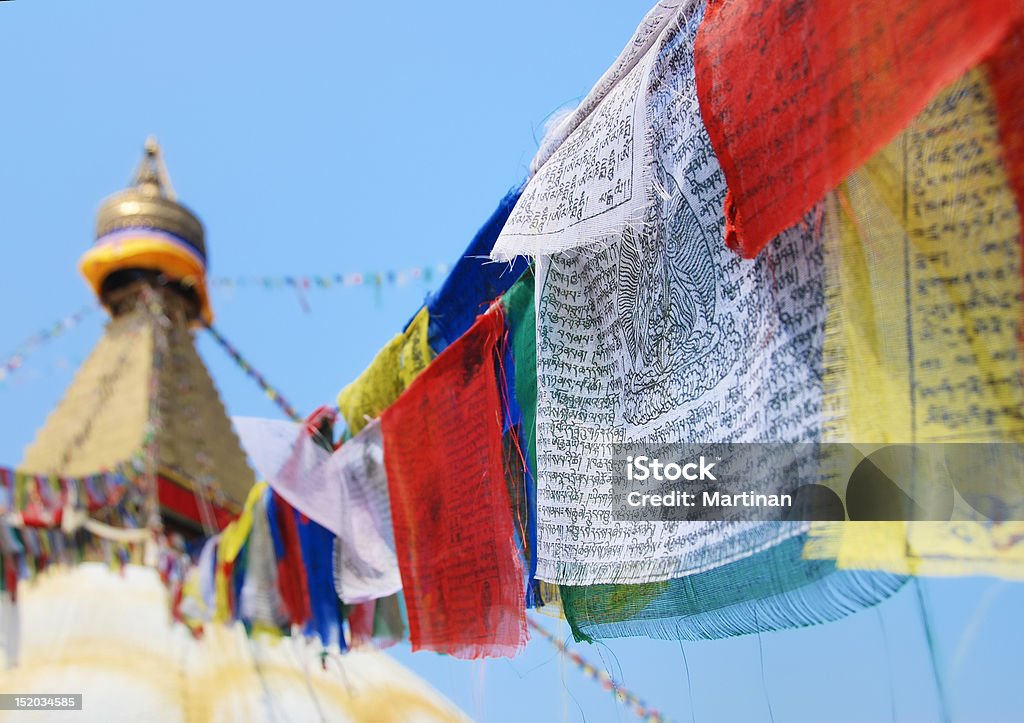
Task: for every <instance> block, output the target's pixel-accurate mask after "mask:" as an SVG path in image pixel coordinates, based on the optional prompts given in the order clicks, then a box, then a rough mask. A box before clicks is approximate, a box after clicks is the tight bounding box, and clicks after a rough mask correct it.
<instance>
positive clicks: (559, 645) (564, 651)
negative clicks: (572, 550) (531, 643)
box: [526, 617, 665, 723]
mask: <svg viewBox="0 0 1024 723" xmlns="http://www.w3.org/2000/svg"><path fill="white" fill-rule="evenodd" d="M526 622H527V624H528V625H529V626H530V629H531V630H534V631H535V632H537V633H538V634H540V636H541V637H543V638H544V639H545V640H547V641H548V642H549V643H551V644H552V645H553V646H554V647H555V649H556V650H557V651H558V652H559V654H560V655H561V656H562V657H563V658H567V659H568V660H570V661H571V662H572V663H573V664H575V665H576V667H577V668H579V669H580V671H582V673H583V674H584V675H585V676H587V677H588V678H590V679H591V680H595V681H597V682H598V683H599V684H600V685H601V687H602V688H604V689H605V690H606V691H609V692H611V693H613V694H614V695H615V698H616V700H618V701H619V702H620V703H624V704H626V705H627V706H628V707H629V709H630V710H631V711H632V712H633V713H634V714H636V716H637V717H638V718H640V719H642V720H644V721H647V722H648V723H662V722H663V721H664V720H665V717H664V716H663V715H662V714H661V713H660V712H659V711H658V710H657V709H656V708H651V707H650V706H648V705H647V704H646V703H645V702H644V701H643V700H641V699H640V698H639V697H638V696H637V695H636V694H634V693H632V692H631V691H629V690H628V689H627V688H626V687H624V686H623V685H622V684H621V683H619V682H617V681H616V680H615V679H614V678H612V676H611V675H609V674H608V671H607V670H603V669H601V668H598V667H597V666H595V665H593V664H591V663H589V662H588V661H587V660H586V659H584V658H583V656H582V655H580V654H579V653H577V652H576V651H575V650H569V648H568V647H567V646H566V645H565V643H563V642H562V641H561V640H559V639H558V638H556V637H555V636H554V635H552V634H551V633H550V632H548V630H547V628H544V627H542V626H541V625H540V624H538V623H537V622H536V621H534V620H533V619H532V618H529V617H528V618H526ZM577 705H578V703H577Z"/></svg>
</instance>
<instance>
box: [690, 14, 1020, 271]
mask: <svg viewBox="0 0 1024 723" xmlns="http://www.w3.org/2000/svg"><path fill="white" fill-rule="evenodd" d="M1022 6H1024V3H1021V2H1020V0H909V1H908V2H900V3H893V2H890V1H889V0H861V1H860V2H850V0H815V1H814V2H806V1H803V0H786V1H783V0H731V1H728V2H727V1H726V0H708V8H707V11H706V13H705V17H704V22H703V23H702V24H701V26H700V29H699V31H698V33H697V40H696V44H695V46H694V62H695V65H696V74H697V95H698V99H699V101H700V108H701V115H702V116H703V118H704V124H705V125H706V126H707V130H708V135H709V137H710V138H711V143H712V145H713V146H714V149H715V154H716V155H717V156H718V160H719V163H720V164H721V166H722V171H723V172H724V173H725V179H726V183H727V184H728V187H729V191H728V194H727V195H726V198H725V218H726V243H727V244H728V245H729V247H730V248H731V249H733V250H734V251H737V252H738V253H740V254H741V255H742V256H745V257H748V258H750V257H753V256H756V255H757V254H758V252H760V251H761V249H762V248H764V246H765V245H766V244H767V243H768V242H769V241H771V240H772V239H773V238H774V237H775V236H777V235H778V234H779V233H781V232H782V231H784V230H785V229H787V228H789V227H791V226H793V225H794V224H796V223H797V222H798V221H799V220H800V219H801V217H802V216H803V215H804V214H805V213H807V212H808V211H809V210H810V209H811V207H812V206H813V205H814V204H815V203H817V202H818V201H820V200H821V199H822V198H823V197H824V196H825V194H826V193H828V191H830V190H831V189H832V188H834V187H835V186H836V185H837V184H838V183H839V182H841V181H842V180H843V179H845V178H846V176H847V175H849V174H850V173H851V172H852V171H854V170H856V169H857V168H858V167H860V166H861V165H863V164H864V162H865V161H867V160H868V158H870V157H871V155H872V154H874V153H875V152H876V151H878V150H880V149H881V148H882V147H884V146H885V145H886V144H887V143H889V141H891V140H892V139H893V138H895V137H896V135H897V134H899V132H900V131H901V130H902V129H903V128H904V127H905V126H906V125H907V123H909V122H910V121H911V119H913V118H914V117H915V116H916V115H917V114H918V113H919V112H920V111H921V110H922V109H923V108H924V107H925V105H927V103H928V101H929V100H931V99H932V97H933V96H934V95H935V94H936V93H937V92H938V91H939V90H941V89H942V88H943V87H945V86H946V85H948V84H949V83H951V82H953V81H954V80H956V79H957V78H959V77H960V76H961V75H963V74H964V73H965V72H966V71H967V70H969V69H970V68H972V67H974V66H976V65H977V64H978V63H979V62H981V61H982V60H983V59H984V58H985V57H986V56H987V55H988V54H989V53H991V52H992V51H993V50H994V49H995V48H996V46H997V45H998V44H999V42H1000V41H1001V40H1002V39H1003V37H1004V36H1005V35H1006V34H1007V32H1008V31H1009V29H1010V28H1011V27H1012V26H1013V24H1014V23H1015V20H1016V19H1017V18H1020V17H1021V14H1022Z"/></svg>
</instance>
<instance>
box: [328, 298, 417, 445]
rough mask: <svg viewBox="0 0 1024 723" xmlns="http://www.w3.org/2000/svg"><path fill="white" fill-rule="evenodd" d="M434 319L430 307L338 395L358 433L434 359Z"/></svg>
mask: <svg viewBox="0 0 1024 723" xmlns="http://www.w3.org/2000/svg"><path fill="white" fill-rule="evenodd" d="M429 327H430V316H429V313H428V311H427V309H426V307H424V308H422V309H420V311H419V312H418V313H417V314H416V316H414V317H413V318H412V320H411V321H410V322H409V324H408V326H406V328H405V330H404V331H403V332H402V333H401V334H398V335H396V336H395V337H394V338H392V339H391V341H389V342H388V343H387V345H386V346H385V347H384V348H383V349H381V350H380V351H379V352H378V353H377V356H375V357H374V359H373V361H372V362H371V363H370V366H368V367H367V368H366V369H365V370H363V372H362V374H360V375H359V377H358V378H357V379H356V380H355V381H354V382H352V383H351V384H349V385H348V386H346V387H345V388H344V389H342V390H341V392H340V393H339V394H338V409H339V410H340V412H341V415H342V416H343V417H344V418H345V422H346V423H347V424H348V428H349V431H350V432H351V433H352V434H356V433H358V432H359V430H361V429H362V428H363V427H365V426H366V423H367V422H368V421H370V420H371V419H376V418H377V417H379V416H380V413H381V412H382V411H384V410H385V409H386V408H387V407H388V406H390V405H391V404H393V403H394V401H395V400H396V399H398V396H399V395H400V394H401V393H402V391H403V390H404V389H405V388H406V387H407V386H409V384H410V382H412V380H413V379H415V378H416V376H417V375H418V374H419V373H420V372H422V371H423V370H424V369H426V367H427V365H428V364H429V363H430V360H431V359H432V358H433V353H432V352H431V349H430V345H429V343H428V338H429Z"/></svg>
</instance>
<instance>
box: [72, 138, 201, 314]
mask: <svg viewBox="0 0 1024 723" xmlns="http://www.w3.org/2000/svg"><path fill="white" fill-rule="evenodd" d="M79 268H80V269H81V271H82V274H83V275H84V276H85V278H86V280H87V281H88V282H89V285H90V286H91V287H92V288H93V291H94V292H95V294H96V296H97V298H98V299H100V301H101V302H103V304H104V305H105V306H106V307H107V309H108V310H110V312H111V313H112V314H115V315H116V314H117V313H119V312H118V309H119V308H120V306H119V305H116V304H114V303H113V301H114V295H116V292H117V291H118V290H119V289H122V288H124V287H125V286H126V285H128V284H130V283H133V282H134V281H138V280H140V279H142V278H158V279H163V281H162V282H161V283H166V282H171V283H173V284H175V285H176V287H177V288H178V289H179V290H180V291H181V293H183V294H185V295H186V296H187V297H189V298H191V299H193V301H194V302H195V303H194V304H192V308H193V313H191V314H190V317H191V318H190V321H192V322H195V323H206V324H209V323H212V321H213V310H212V309H211V307H210V299H209V295H208V293H207V289H206V242H205V234H204V232H203V224H202V223H201V222H200V221H199V219H198V218H197V217H196V215H195V214H194V213H192V211H190V210H189V209H188V208H187V207H186V206H185V205H184V204H182V203H180V202H179V201H178V200H177V197H176V196H175V194H174V188H173V187H172V186H171V179H170V177H169V176H168V174H167V169H166V168H165V167H164V162H163V157H162V156H161V153H160V146H159V145H157V142H156V140H155V139H153V138H149V139H148V140H147V141H146V150H145V154H144V155H143V157H142V161H141V162H140V163H139V167H138V170H136V172H135V178H134V180H133V181H132V186H131V187H130V188H127V189H125V190H123V191H121V192H120V193H115V194H114V195H113V196H110V197H109V198H107V199H106V200H105V201H103V203H102V204H101V205H100V210H99V215H98V218H97V220H96V241H95V243H94V244H93V245H92V248H90V249H89V250H88V251H86V252H85V255H83V256H82V259H81V261H80V262H79Z"/></svg>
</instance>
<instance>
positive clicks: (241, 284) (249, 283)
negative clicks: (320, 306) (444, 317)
mask: <svg viewBox="0 0 1024 723" xmlns="http://www.w3.org/2000/svg"><path fill="white" fill-rule="evenodd" d="M448 269H449V267H448V264H434V265H432V266H413V267H410V268H406V269H397V270H388V271H366V272H363V273H359V272H353V273H337V274H311V275H303V276H289V275H283V276H280V275H279V276H231V277H228V276H221V277H217V278H213V279H210V280H209V284H210V286H214V287H221V288H226V289H232V288H250V287H255V288H262V289H268V290H273V289H301V290H307V289H330V288H336V287H342V288H343V287H353V286H374V287H377V288H380V287H382V286H385V285H388V286H404V285H406V284H408V283H409V282H411V281H423V282H425V283H429V282H431V281H433V280H434V279H436V278H442V277H443V276H444V275H445V274H447V273H448Z"/></svg>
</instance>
